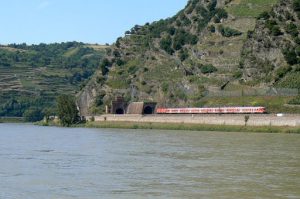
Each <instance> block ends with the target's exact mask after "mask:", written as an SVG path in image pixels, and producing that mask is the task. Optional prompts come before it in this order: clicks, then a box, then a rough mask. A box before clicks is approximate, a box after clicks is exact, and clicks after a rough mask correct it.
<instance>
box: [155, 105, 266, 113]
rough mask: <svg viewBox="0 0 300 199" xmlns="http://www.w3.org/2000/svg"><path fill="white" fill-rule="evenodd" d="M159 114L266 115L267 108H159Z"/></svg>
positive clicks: (157, 111)
mask: <svg viewBox="0 0 300 199" xmlns="http://www.w3.org/2000/svg"><path fill="white" fill-rule="evenodd" d="M156 113H157V114H250V113H253V114H254V113H266V108H265V107H254V106H253V107H212V108H157V110H156Z"/></svg>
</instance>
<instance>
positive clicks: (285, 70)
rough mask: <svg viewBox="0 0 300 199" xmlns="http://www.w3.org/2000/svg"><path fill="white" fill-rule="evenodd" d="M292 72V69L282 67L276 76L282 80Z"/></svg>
mask: <svg viewBox="0 0 300 199" xmlns="http://www.w3.org/2000/svg"><path fill="white" fill-rule="evenodd" d="M291 70H292V67H280V68H278V69H277V71H276V75H277V77H278V78H282V77H284V76H285V75H286V74H287V73H288V72H289V71H291Z"/></svg>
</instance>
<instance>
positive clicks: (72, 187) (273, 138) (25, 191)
mask: <svg viewBox="0 0 300 199" xmlns="http://www.w3.org/2000/svg"><path fill="white" fill-rule="evenodd" d="M0 198H1V199H19V198H20V199H27V198H28V199H69V198H78V199H93V198H230V199H232V198H300V135H293V134H255V133H250V134H248V133H222V132H184V131H156V130H116V129H80V128H77V129H65V128H56V127H39V126H32V125H24V124H0Z"/></svg>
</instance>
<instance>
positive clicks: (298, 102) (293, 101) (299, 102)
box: [288, 95, 300, 105]
mask: <svg viewBox="0 0 300 199" xmlns="http://www.w3.org/2000/svg"><path fill="white" fill-rule="evenodd" d="M288 103H289V104H295V105H300V95H298V96H297V97H295V98H293V99H291V100H290V101H289V102H288Z"/></svg>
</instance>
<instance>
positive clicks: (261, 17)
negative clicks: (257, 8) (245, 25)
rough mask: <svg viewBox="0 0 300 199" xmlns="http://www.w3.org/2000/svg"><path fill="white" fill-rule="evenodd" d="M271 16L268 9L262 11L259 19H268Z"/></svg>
mask: <svg viewBox="0 0 300 199" xmlns="http://www.w3.org/2000/svg"><path fill="white" fill-rule="evenodd" d="M269 18H270V15H269V13H268V12H267V11H264V12H262V13H261V14H259V15H258V17H257V19H264V20H267V19H269Z"/></svg>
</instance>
